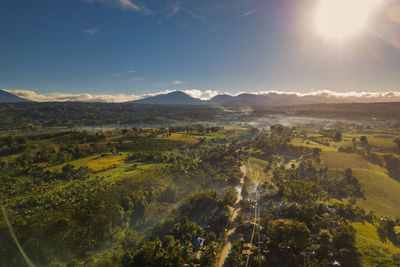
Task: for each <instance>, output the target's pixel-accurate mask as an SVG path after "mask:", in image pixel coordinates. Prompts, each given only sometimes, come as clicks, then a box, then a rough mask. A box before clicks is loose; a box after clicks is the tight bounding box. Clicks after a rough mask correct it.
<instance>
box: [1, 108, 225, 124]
mask: <svg viewBox="0 0 400 267" xmlns="http://www.w3.org/2000/svg"><path fill="white" fill-rule="evenodd" d="M219 112H221V110H220V109H218V108H213V107H207V108H204V106H202V107H200V106H194V105H192V106H161V105H160V106H154V105H144V104H140V105H139V104H121V103H120V104H116V103H82V102H62V103H61V102H53V103H34V102H32V103H7V104H5V103H3V104H0V128H1V129H8V130H10V129H34V128H43V127H59V126H62V127H81V126H96V125H122V124H125V125H126V124H150V125H151V124H157V125H160V124H162V123H173V122H176V121H179V122H180V123H185V122H196V121H209V120H213V119H214V118H215V116H216V115H217V114H218V113H219Z"/></svg>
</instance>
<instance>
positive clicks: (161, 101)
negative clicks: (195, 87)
mask: <svg viewBox="0 0 400 267" xmlns="http://www.w3.org/2000/svg"><path fill="white" fill-rule="evenodd" d="M128 103H135V104H152V105H200V104H206V103H205V102H204V101H202V100H200V99H197V98H194V97H191V96H189V95H188V94H185V93H184V92H181V91H174V92H172V93H168V94H162V95H156V96H151V97H147V98H143V99H140V100H135V101H130V102H128Z"/></svg>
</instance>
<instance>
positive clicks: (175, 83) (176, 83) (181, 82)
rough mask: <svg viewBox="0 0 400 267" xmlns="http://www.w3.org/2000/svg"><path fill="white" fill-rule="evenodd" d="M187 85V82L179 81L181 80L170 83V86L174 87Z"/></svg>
mask: <svg viewBox="0 0 400 267" xmlns="http://www.w3.org/2000/svg"><path fill="white" fill-rule="evenodd" d="M185 83H186V82H185V81H179V80H175V81H172V82H170V84H172V85H182V84H185Z"/></svg>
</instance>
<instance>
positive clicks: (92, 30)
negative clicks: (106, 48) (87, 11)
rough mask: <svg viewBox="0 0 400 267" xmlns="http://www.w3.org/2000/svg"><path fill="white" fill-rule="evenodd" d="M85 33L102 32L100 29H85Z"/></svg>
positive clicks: (94, 33)
mask: <svg viewBox="0 0 400 267" xmlns="http://www.w3.org/2000/svg"><path fill="white" fill-rule="evenodd" d="M83 32H84V33H86V34H89V35H96V34H98V33H100V31H99V30H98V29H86V30H83Z"/></svg>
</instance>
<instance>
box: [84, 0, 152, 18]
mask: <svg viewBox="0 0 400 267" xmlns="http://www.w3.org/2000/svg"><path fill="white" fill-rule="evenodd" d="M84 1H85V2H87V3H90V4H94V3H100V4H104V5H107V6H112V7H116V8H121V9H126V10H132V11H136V12H140V13H143V14H145V15H152V14H153V12H152V11H151V10H150V9H148V8H147V7H146V6H145V5H143V4H139V3H137V2H136V1H134V0H84Z"/></svg>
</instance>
